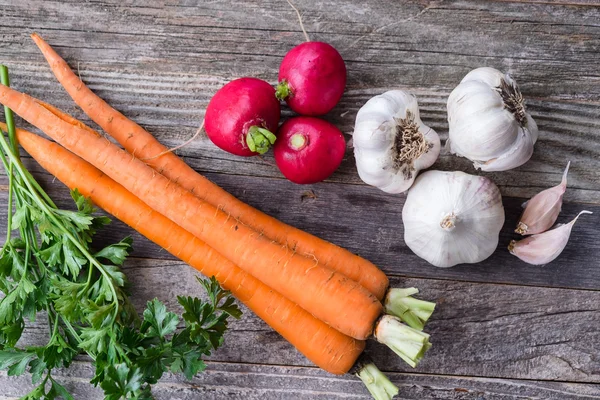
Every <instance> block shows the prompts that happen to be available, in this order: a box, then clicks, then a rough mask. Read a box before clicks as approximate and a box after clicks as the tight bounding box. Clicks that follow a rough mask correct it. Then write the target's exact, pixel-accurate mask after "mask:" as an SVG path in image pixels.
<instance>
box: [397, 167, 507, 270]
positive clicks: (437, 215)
mask: <svg viewBox="0 0 600 400" xmlns="http://www.w3.org/2000/svg"><path fill="white" fill-rule="evenodd" d="M402 221H403V222H404V241H405V242H406V245H407V246H408V247H409V248H410V249H411V250H412V251H413V252H414V253H415V254H416V255H418V256H419V257H421V258H423V259H424V260H426V261H428V262H429V263H431V264H433V265H435V266H436V267H442V268H446V267H452V266H454V265H456V264H461V263H476V262H479V261H483V260H485V259H486V258H488V257H489V256H490V255H492V253H493V252H494V250H495V249H496V247H497V246H498V236H499V233H500V229H501V228H502V225H504V208H503V207H502V197H501V195H500V190H499V189H498V187H497V186H496V185H495V184H494V183H493V182H492V181H491V180H489V179H488V178H485V177H482V176H474V175H469V174H465V173H464V172H442V171H427V172H425V173H423V174H422V175H421V176H419V177H418V178H417V180H416V181H415V183H414V185H413V186H412V188H411V189H410V190H409V191H408V195H407V197H406V203H405V204H404V208H403V209H402Z"/></svg>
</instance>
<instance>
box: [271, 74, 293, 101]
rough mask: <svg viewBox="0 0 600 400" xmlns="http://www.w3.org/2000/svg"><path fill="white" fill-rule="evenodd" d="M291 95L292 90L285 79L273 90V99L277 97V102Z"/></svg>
mask: <svg viewBox="0 0 600 400" xmlns="http://www.w3.org/2000/svg"><path fill="white" fill-rule="evenodd" d="M291 94H292V88H291V87H290V85H289V83H288V82H287V81H286V80H285V79H284V80H282V81H281V82H279V83H278V84H277V88H276V89H275V97H277V99H278V100H285V99H287V98H288V97H289V96H290V95H291Z"/></svg>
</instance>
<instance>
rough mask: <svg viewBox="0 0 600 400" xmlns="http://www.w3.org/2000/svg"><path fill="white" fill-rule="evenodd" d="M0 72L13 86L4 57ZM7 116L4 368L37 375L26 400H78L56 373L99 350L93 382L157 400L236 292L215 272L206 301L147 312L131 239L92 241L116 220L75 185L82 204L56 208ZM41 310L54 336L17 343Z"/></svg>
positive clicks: (189, 372)
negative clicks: (135, 291)
mask: <svg viewBox="0 0 600 400" xmlns="http://www.w3.org/2000/svg"><path fill="white" fill-rule="evenodd" d="M0 80H1V81H2V83H3V84H5V85H7V84H8V81H7V76H6V69H5V67H4V66H2V65H0ZM6 120H7V125H8V126H9V128H10V129H9V132H8V141H7V140H6V137H5V133H4V132H1V131H0V163H1V164H2V165H3V166H4V169H5V171H6V173H7V176H8V180H9V185H8V191H9V193H10V196H9V198H10V199H11V201H12V204H10V205H9V207H8V208H9V210H8V216H7V237H6V240H5V242H4V245H3V247H2V249H1V250H0V291H1V292H2V293H3V294H4V297H3V298H2V299H0V369H4V370H7V371H8V375H10V376H13V375H22V374H24V373H26V372H27V371H28V372H29V373H30V374H31V380H32V383H33V384H34V385H37V387H35V388H34V389H33V390H32V391H31V392H29V393H28V394H27V395H25V396H24V397H22V399H26V400H27V399H29V400H33V399H35V400H38V399H40V400H41V399H44V400H46V399H50V400H52V399H58V398H61V399H64V400H71V399H73V397H72V396H71V395H70V394H69V392H68V391H67V390H66V388H65V387H64V386H63V385H61V384H60V383H59V382H58V381H57V380H55V378H54V377H53V376H52V371H53V370H54V369H55V368H59V367H65V368H68V367H69V365H70V364H71V363H72V361H73V358H74V357H75V356H76V355H77V354H80V353H85V354H87V355H88V356H89V357H91V358H92V362H93V366H94V368H95V374H94V377H93V378H92V379H91V381H90V383H91V384H93V385H95V386H98V385H99V386H100V387H101V388H102V390H103V391H104V394H105V398H106V399H108V400H116V399H121V398H135V399H139V400H150V399H152V392H151V387H152V385H153V384H155V383H156V382H158V380H159V379H160V378H161V377H162V375H163V374H164V373H165V372H168V371H170V372H173V373H183V374H184V375H185V376H186V377H187V378H188V379H191V378H192V377H193V376H195V375H196V374H197V373H198V372H200V371H202V370H204V369H205V368H206V365H205V363H204V361H203V359H202V358H203V357H204V356H207V355H210V353H211V351H212V350H214V349H216V348H218V347H219V346H220V345H221V344H222V343H223V335H224V333H225V331H226V329H227V326H228V322H229V319H230V317H233V318H239V316H240V311H239V309H238V308H237V305H235V303H234V300H233V298H232V297H231V295H230V293H229V292H227V291H225V290H223V289H222V288H221V287H220V286H219V284H218V282H217V281H216V280H215V279H214V278H211V279H206V280H204V279H203V280H200V282H201V285H202V287H203V288H204V289H205V290H206V292H207V298H208V301H205V300H201V299H199V298H192V297H180V298H179V303H180V304H181V306H182V307H183V310H184V312H183V315H182V316H179V315H177V314H176V313H174V312H172V311H169V310H167V307H166V306H165V305H164V304H163V303H162V302H160V301H159V300H158V299H154V300H152V301H149V302H148V303H147V305H146V308H145V310H144V311H143V313H142V315H141V318H140V315H139V314H138V312H137V311H136V310H135V308H134V307H133V305H132V304H131V301H130V299H129V297H128V293H127V286H128V283H127V277H126V276H125V274H124V273H123V271H122V270H121V266H122V265H123V264H124V263H125V262H126V258H127V257H128V256H129V254H130V252H131V250H132V242H133V241H132V239H131V238H130V237H126V238H124V239H123V240H121V241H120V242H117V243H114V244H110V245H108V246H106V247H104V248H101V249H93V248H92V243H93V238H94V235H95V234H96V232H97V231H98V230H99V229H100V228H102V227H103V226H105V225H106V224H108V223H109V222H110V219H109V218H107V217H106V216H98V215H95V214H94V213H95V211H96V208H95V206H94V204H93V203H92V202H91V201H90V199H88V198H86V197H85V196H83V195H82V194H81V193H80V192H79V191H78V190H77V189H74V190H72V191H71V197H72V198H73V200H74V202H75V207H74V208H75V209H73V210H64V209H59V208H58V207H56V205H55V204H54V202H53V201H52V199H50V197H49V196H48V195H47V194H46V193H45V192H44V191H43V189H42V188H41V187H40V185H39V184H38V183H37V182H36V181H35V179H34V178H33V177H32V176H31V174H30V173H29V171H27V170H26V169H25V167H24V166H23V164H22V163H21V162H20V159H19V153H18V143H17V140H16V134H15V131H14V129H13V128H12V127H13V126H14V121H12V115H11V113H7V114H6ZM13 210H14V212H13ZM40 312H44V314H45V317H46V318H47V319H48V325H49V330H48V336H49V338H48V341H47V343H46V344H45V345H43V346H37V347H27V348H19V347H18V346H17V343H18V342H19V339H20V338H21V334H22V333H23V331H24V329H25V327H26V324H27V322H26V321H33V320H34V319H36V318H37V316H38V314H39V313H40ZM181 321H183V323H184V326H183V327H181V328H179V329H178V325H179V323H180V322H181Z"/></svg>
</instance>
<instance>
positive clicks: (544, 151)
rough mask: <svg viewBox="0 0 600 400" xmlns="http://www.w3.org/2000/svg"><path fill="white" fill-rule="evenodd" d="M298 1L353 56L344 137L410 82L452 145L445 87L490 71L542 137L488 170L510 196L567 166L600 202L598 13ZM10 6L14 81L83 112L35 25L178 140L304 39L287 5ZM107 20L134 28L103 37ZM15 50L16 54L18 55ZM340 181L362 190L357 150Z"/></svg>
mask: <svg viewBox="0 0 600 400" xmlns="http://www.w3.org/2000/svg"><path fill="white" fill-rule="evenodd" d="M299 6H300V7H301V8H302V9H303V15H304V18H305V20H306V24H307V27H308V29H309V31H311V34H313V35H315V38H316V39H322V40H328V41H331V42H332V43H333V44H334V45H336V46H337V47H338V48H339V49H340V50H341V51H342V54H343V55H344V56H345V58H346V59H347V61H348V66H349V82H348V91H347V94H346V95H345V96H344V98H343V100H342V102H341V103H340V105H339V106H338V107H337V108H336V109H335V110H334V111H333V112H332V113H331V115H330V116H329V117H328V118H329V119H330V120H332V121H333V122H335V123H336V124H338V125H339V126H340V128H341V129H342V130H343V131H345V132H347V133H350V132H351V131H352V126H353V120H354V116H355V113H356V111H357V110H358V108H359V107H360V105H362V104H364V102H365V101H366V100H367V99H368V98H369V97H370V96H372V95H374V94H377V93H381V92H382V91H384V90H387V89H389V88H391V87H405V88H407V89H409V90H411V91H413V92H414V93H415V94H416V95H417V96H418V98H419V100H420V103H421V108H422V112H423V119H424V121H425V122H426V123H428V124H430V125H431V126H432V127H433V128H434V129H436V130H437V131H439V132H440V133H442V136H443V137H445V131H446V130H447V123H446V113H445V101H446V98H447V95H448V94H449V92H450V90H451V89H452V88H453V87H454V86H455V85H456V84H457V83H458V82H459V81H460V79H461V78H462V76H464V74H465V73H466V72H467V71H468V70H469V69H471V68H474V67H477V66H481V65H490V66H495V67H497V68H500V69H503V70H506V71H509V72H511V73H513V74H514V75H515V77H516V78H517V80H518V81H519V83H520V84H521V87H522V89H523V91H524V93H525V95H526V96H527V97H528V98H529V102H528V103H529V105H530V110H531V112H532V114H533V116H534V117H535V118H536V119H537V120H538V123H539V125H540V129H541V135H540V136H541V137H540V141H539V143H538V145H537V147H536V153H535V155H534V157H533V159H532V161H531V162H529V163H528V164H526V165H525V166H523V167H521V168H519V169H517V170H514V171H509V172H506V173H496V174H490V175H489V176H491V177H492V179H494V180H495V181H496V182H497V183H498V184H499V185H500V186H501V188H502V190H503V193H504V194H505V195H509V196H515V197H529V196H531V195H532V194H533V193H535V191H536V190H538V189H539V188H540V187H544V186H548V185H549V184H550V182H553V181H554V180H556V179H557V178H558V176H559V174H560V172H561V171H562V168H563V166H564V164H565V163H566V161H567V160H572V161H573V170H572V174H571V186H572V188H573V189H574V190H571V191H570V192H569V194H568V196H569V197H568V198H567V200H568V201H580V202H593V203H600V194H598V190H599V189H600V186H599V185H598V175H597V173H596V171H597V170H598V169H599V167H600V164H599V163H600V161H599V160H600V157H598V155H599V154H600V147H599V146H600V144H599V141H598V131H599V130H598V128H599V127H600V122H599V121H600V111H599V110H600V109H599V108H598V104H600V103H599V99H600V81H599V80H598V77H597V71H596V69H595V66H596V65H597V63H598V61H600V59H599V58H598V49H599V46H600V26H598V24H597V20H598V17H599V15H600V11H599V10H598V8H594V7H564V6H561V5H553V4H511V6H510V7H508V8H507V6H506V5H505V4H502V3H499V4H498V3H494V2H461V1H455V2H442V3H439V4H438V3H432V4H430V8H428V9H427V11H426V12H422V11H423V7H422V6H421V5H419V4H415V3H412V2H400V3H398V2H394V4H393V5H392V4H390V5H385V4H380V5H378V6H377V7H374V6H371V5H360V6H358V5H355V4H352V3H350V2H337V1H336V2H326V3H321V2H319V3H318V4H315V3H313V2H310V1H306V2H302V3H301V4H299ZM3 12H4V14H5V15H4V17H5V18H6V20H7V21H9V23H8V24H7V25H6V27H0V33H3V34H4V37H3V39H2V41H1V44H0V46H1V47H0V58H2V59H4V58H6V59H7V61H6V62H9V64H10V65H11V66H13V71H14V72H15V79H14V82H15V85H16V86H17V87H19V88H21V89H23V90H25V91H27V92H29V93H31V94H32V95H34V96H40V97H43V98H45V99H47V100H49V101H51V102H54V103H56V104H57V105H59V106H66V108H67V109H69V110H75V109H74V108H73V106H72V103H71V102H70V100H68V98H67V96H66V95H65V94H64V93H63V92H62V91H61V90H60V89H59V87H58V85H57V84H56V82H55V81H54V79H53V78H51V76H50V74H49V73H48V69H47V67H46V66H45V65H44V64H43V59H42V57H41V55H39V54H38V53H37V50H36V49H35V47H34V46H33V44H32V43H31V41H30V40H29V39H28V38H27V36H26V35H25V34H20V35H15V33H14V30H10V28H9V27H10V26H22V27H26V28H28V29H31V30H34V29H36V30H38V31H40V32H41V33H42V34H44V35H45V36H46V37H47V38H48V40H49V41H50V42H51V43H52V44H54V45H56V46H57V48H58V49H59V51H60V52H61V53H62V54H64V55H65V57H66V58H67V59H68V60H69V61H71V62H72V64H73V66H74V67H76V66H77V65H79V67H80V68H79V70H80V72H81V74H82V77H83V79H84V80H85V81H86V82H88V83H89V84H90V85H91V87H92V88H93V89H94V90H97V91H98V93H99V94H101V95H102V96H103V97H105V98H107V100H109V101H110V102H111V103H112V104H114V105H115V106H116V107H117V108H119V109H121V110H123V111H124V112H125V113H126V114H127V115H128V116H131V117H134V118H136V119H137V120H138V121H139V122H140V123H142V124H143V125H145V126H147V127H148V128H149V129H150V130H151V131H152V132H153V133H154V134H156V135H157V136H158V137H159V138H160V139H161V140H163V141H164V142H165V143H167V144H173V145H174V144H178V143H181V141H182V140H183V139H184V138H187V137H190V136H191V135H192V134H193V132H194V131H195V128H196V126H198V125H199V121H200V119H201V116H202V114H203V110H204V108H205V107H206V105H207V103H208V100H209V99H210V96H211V95H212V94H213V93H214V92H215V91H216V90H217V88H218V87H220V86H221V85H222V84H223V83H225V82H226V81H227V80H228V79H231V78H232V77H235V76H240V75H256V76H259V77H262V78H265V79H267V80H269V81H271V82H273V81H274V80H275V78H276V71H277V66H278V63H279V60H280V59H281V56H282V55H283V54H285V51H286V50H287V49H289V48H290V47H291V46H292V45H293V44H295V43H297V41H298V40H300V36H299V35H298V34H297V33H296V32H294V30H296V29H295V16H294V14H293V12H292V10H290V9H289V6H288V5H287V3H285V2H278V1H276V2H272V3H267V4H265V3H264V2H263V3H260V4H259V3H255V2H241V3H236V4H233V5H232V4H229V3H227V4H226V5H224V4H223V3H219V2H216V3H209V4H204V3H198V4H194V3H193V2H189V4H187V5H186V6H176V5H170V6H168V7H165V8H161V7H144V6H140V5H139V4H138V5H136V4H135V3H132V4H129V3H128V4H127V5H122V4H120V2H115V3H113V2H110V1H106V2H105V1H102V2H95V3H63V2H52V1H49V2H44V3H39V2H37V1H28V2H19V4H17V5H16V4H11V5H7V6H6V7H3ZM259 14H260V17H259ZM73 15H83V16H85V17H83V18H81V19H80V20H77V21H75V22H74V23H73V21H72V18H68V16H73ZM416 15H418V17H417V18H413V19H411V17H413V16H416ZM59 16H61V18H59ZM65 16H66V17H65ZM248 16H257V18H248ZM105 20H112V21H124V20H126V21H127V23H123V24H113V25H112V26H111V28H110V29H107V28H106V25H105V24H104V23H103V21H105ZM371 21H377V24H378V26H377V27H373V26H371V25H372V24H371ZM464 26H469V27H471V29H464V28H463V27H464ZM359 38H360V39H361V40H360V41H359V42H356V40H357V39H359ZM224 43H226V44H227V45H226V48H223V44H224ZM16 46H18V47H16ZM14 48H19V49H20V51H19V52H17V53H16V54H15V51H14ZM79 62H81V64H79ZM383 71H385V72H383ZM40 77H43V79H40ZM433 77H435V79H434V78H433ZM285 114H286V115H290V114H289V112H286V113H285ZM342 114H343V117H342V116H341V115H342ZM76 115H78V116H81V113H80V112H78V111H76ZM182 154H183V155H185V156H186V157H187V158H188V160H189V162H190V163H191V164H192V165H193V166H194V167H196V168H198V169H200V170H203V171H214V172H221V173H237V174H247V175H255V176H256V175H259V176H278V177H280V174H279V173H278V171H277V169H276V168H275V167H274V165H273V164H274V163H273V159H272V158H271V157H270V156H267V157H265V159H264V160H261V159H257V158H256V159H252V160H247V159H241V158H237V157H233V156H230V155H227V154H226V153H224V152H222V151H220V150H218V149H216V148H215V147H214V146H212V144H210V143H209V141H208V140H207V139H206V138H204V139H202V140H199V141H197V142H195V143H193V144H191V145H190V146H188V147H187V148H186V149H184V150H182ZM435 167H436V168H440V169H460V170H465V171H470V172H473V171H474V170H473V168H472V167H471V166H470V163H469V162H468V161H466V160H464V159H457V158H456V157H452V156H446V155H445V156H442V157H441V158H440V160H439V161H438V163H437V164H436V166H435ZM332 180H334V181H340V182H350V183H359V182H360V181H359V179H358V176H357V174H356V172H355V167H354V161H353V158H352V156H351V155H350V154H349V155H348V156H347V157H346V160H345V161H344V163H343V164H342V167H341V169H340V170H339V172H338V173H336V174H335V175H334V176H333V177H332Z"/></svg>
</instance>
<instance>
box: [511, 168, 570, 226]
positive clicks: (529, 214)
mask: <svg viewBox="0 0 600 400" xmlns="http://www.w3.org/2000/svg"><path fill="white" fill-rule="evenodd" d="M570 165H571V162H570V161H569V162H568V163H567V167H566V168H565V171H564V172H563V177H562V181H561V183H560V184H559V185H557V186H554V187H552V188H550V189H546V190H544V191H542V192H540V193H538V194H536V195H535V196H533V197H532V198H531V199H530V200H529V201H527V203H525V204H524V208H525V211H523V215H522V216H521V219H520V220H519V224H518V225H517V229H515V232H516V233H519V234H521V235H534V234H536V233H542V232H545V231H547V230H548V229H550V228H551V227H552V225H554V223H555V222H556V219H557V218H558V214H559V213H560V209H561V208H562V199H563V195H564V194H565V191H566V190H567V174H568V173H569V166H570Z"/></svg>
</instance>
